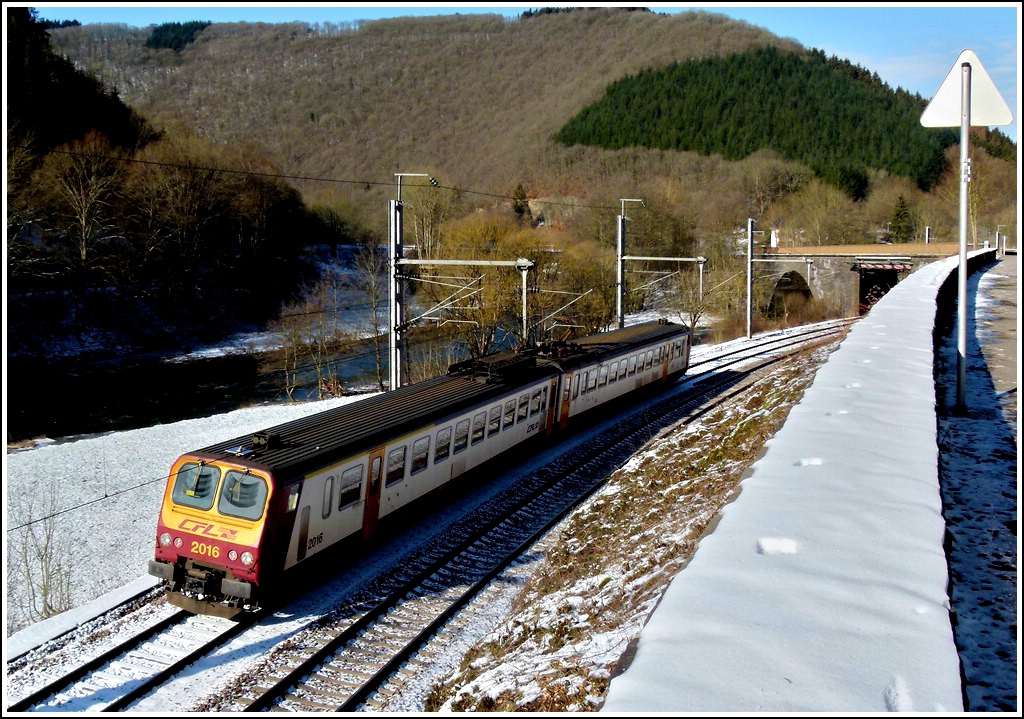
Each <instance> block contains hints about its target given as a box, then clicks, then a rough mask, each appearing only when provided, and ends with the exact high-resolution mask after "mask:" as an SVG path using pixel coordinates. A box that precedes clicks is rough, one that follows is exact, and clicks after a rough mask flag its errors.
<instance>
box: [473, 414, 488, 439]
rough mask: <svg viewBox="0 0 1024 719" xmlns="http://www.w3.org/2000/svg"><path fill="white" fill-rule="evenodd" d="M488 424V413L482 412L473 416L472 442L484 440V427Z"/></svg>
mask: <svg viewBox="0 0 1024 719" xmlns="http://www.w3.org/2000/svg"><path fill="white" fill-rule="evenodd" d="M486 426H487V413H486V412H480V413H479V414H477V415H476V416H475V417H473V438H472V439H471V440H470V442H471V443H472V444H476V443H477V442H482V441H483V439H484V427H486Z"/></svg>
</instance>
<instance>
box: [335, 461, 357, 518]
mask: <svg viewBox="0 0 1024 719" xmlns="http://www.w3.org/2000/svg"><path fill="white" fill-rule="evenodd" d="M362 488H363V465H361V464H360V465H357V466H355V467H349V468H348V469H346V470H345V471H344V472H342V473H341V480H340V481H339V482H338V509H344V508H345V507H349V506H351V505H353V504H355V503H356V502H358V501H359V496H360V494H361V490H362Z"/></svg>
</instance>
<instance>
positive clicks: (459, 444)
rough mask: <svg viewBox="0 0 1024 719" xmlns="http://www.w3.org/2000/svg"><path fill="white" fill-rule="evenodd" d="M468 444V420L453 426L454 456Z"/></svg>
mask: <svg viewBox="0 0 1024 719" xmlns="http://www.w3.org/2000/svg"><path fill="white" fill-rule="evenodd" d="M468 444H469V420H468V419H464V420H462V421H461V422H459V423H458V424H457V425H455V449H454V454H458V453H459V452H461V451H462V450H464V449H465V448H466V446H467V445H468Z"/></svg>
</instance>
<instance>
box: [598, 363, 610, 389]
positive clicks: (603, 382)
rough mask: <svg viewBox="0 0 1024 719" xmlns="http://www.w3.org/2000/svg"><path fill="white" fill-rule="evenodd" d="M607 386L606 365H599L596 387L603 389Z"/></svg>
mask: <svg viewBox="0 0 1024 719" xmlns="http://www.w3.org/2000/svg"><path fill="white" fill-rule="evenodd" d="M606 384H608V365H601V376H600V379H598V380H597V386H598V387H604V386H605V385H606Z"/></svg>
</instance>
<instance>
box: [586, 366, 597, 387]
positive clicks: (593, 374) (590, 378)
mask: <svg viewBox="0 0 1024 719" xmlns="http://www.w3.org/2000/svg"><path fill="white" fill-rule="evenodd" d="M595 389H597V370H596V369H592V370H589V371H588V372H587V389H586V390H585V391H586V392H592V391H593V390H595Z"/></svg>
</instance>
